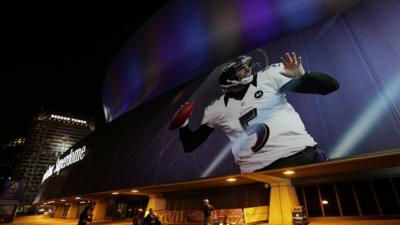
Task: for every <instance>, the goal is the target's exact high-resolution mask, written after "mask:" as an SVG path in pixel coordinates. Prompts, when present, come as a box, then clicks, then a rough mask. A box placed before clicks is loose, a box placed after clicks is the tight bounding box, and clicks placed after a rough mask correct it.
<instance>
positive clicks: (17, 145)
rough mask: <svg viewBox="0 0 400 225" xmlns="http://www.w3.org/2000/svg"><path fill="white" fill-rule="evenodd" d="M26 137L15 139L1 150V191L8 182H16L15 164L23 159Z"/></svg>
mask: <svg viewBox="0 0 400 225" xmlns="http://www.w3.org/2000/svg"><path fill="white" fill-rule="evenodd" d="M24 144H25V138H24V137H17V138H13V139H11V140H10V141H8V142H7V143H5V144H4V145H3V146H1V148H0V191H1V190H3V186H4V183H5V182H6V181H7V180H14V177H13V171H14V169H15V164H16V162H17V161H18V159H19V158H20V157H21V153H22V148H23V146H24Z"/></svg>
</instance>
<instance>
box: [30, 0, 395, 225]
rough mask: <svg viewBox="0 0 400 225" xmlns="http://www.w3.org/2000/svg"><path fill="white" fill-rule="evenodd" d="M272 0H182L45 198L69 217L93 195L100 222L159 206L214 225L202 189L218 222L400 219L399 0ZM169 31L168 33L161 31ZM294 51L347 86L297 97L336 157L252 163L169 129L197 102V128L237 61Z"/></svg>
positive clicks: (163, 213)
mask: <svg viewBox="0 0 400 225" xmlns="http://www.w3.org/2000/svg"><path fill="white" fill-rule="evenodd" d="M189 2H190V3H189ZM269 2H271V1H260V2H258V1H251V3H250V2H241V4H243V5H228V4H227V3H226V2H224V3H221V5H218V4H216V3H212V1H172V2H171V3H169V4H168V5H167V6H166V7H165V8H164V9H163V10H161V11H160V12H159V13H158V14H157V15H155V16H154V17H152V18H151V19H150V20H149V21H148V22H147V23H146V24H144V26H143V27H142V28H141V29H140V30H139V31H138V32H137V33H135V34H134V35H133V36H132V38H131V39H130V40H129V41H128V42H127V43H126V44H125V45H124V46H123V48H122V49H121V51H120V52H119V53H118V55H117V56H116V57H115V60H114V62H113V63H112V65H111V66H110V69H109V72H108V74H107V76H106V78H105V81H104V90H103V102H104V110H105V114H106V118H107V120H108V121H109V123H108V124H107V125H106V126H105V128H104V129H102V130H99V131H96V132H93V133H91V134H90V135H88V136H87V137H86V138H84V139H83V140H81V141H80V142H79V143H77V144H76V145H75V146H73V147H72V149H71V150H70V151H67V152H66V153H64V154H63V155H62V156H61V157H60V159H59V161H60V162H61V161H65V162H67V161H68V160H66V158H67V157H69V156H68V154H72V153H73V152H75V151H77V150H78V149H80V150H81V151H82V149H84V156H82V157H78V158H79V159H80V158H82V159H81V160H76V161H74V162H73V163H64V164H63V165H64V166H62V165H61V164H60V166H59V167H60V169H59V170H58V171H57V172H54V170H53V171H48V173H46V177H45V179H43V183H42V185H41V188H40V191H39V194H38V195H37V197H36V200H35V203H36V204H38V205H41V206H46V207H49V206H50V205H51V206H52V207H55V215H56V216H60V217H61V216H65V217H66V218H76V216H77V215H78V212H79V211H80V210H81V208H82V207H83V206H84V204H86V203H88V202H91V203H95V208H94V211H93V212H94V219H104V218H129V217H132V216H133V215H134V212H135V210H136V209H138V208H147V209H149V208H153V209H155V210H156V211H157V213H159V214H160V219H161V220H162V223H163V224H172V223H174V224H187V223H201V219H199V216H198V215H197V214H196V210H195V209H197V208H198V207H199V205H200V203H201V199H203V198H208V199H210V200H211V203H213V205H214V207H215V208H216V209H218V210H217V218H216V219H217V220H218V221H221V222H222V223H232V224H245V223H246V224H247V223H252V222H265V221H268V223H269V224H291V223H292V215H291V210H292V208H293V207H295V206H299V205H302V206H305V210H306V214H307V215H308V216H309V217H330V216H338V217H339V216H341V217H346V216H360V217H362V216H393V215H397V216H398V215H400V199H399V196H400V192H399V191H398V190H400V167H399V166H400V151H399V148H400V125H399V124H400V115H399V113H398V112H399V111H400V89H399V86H398V85H395V84H398V83H399V82H400V81H399V78H398V77H399V76H398V75H399V72H400V67H399V66H398V63H396V62H398V60H399V55H400V54H399V52H400V50H399V49H400V42H399V40H400V32H399V31H400V29H398V30H394V29H391V28H392V27H399V26H400V23H399V22H398V21H397V20H393V18H395V16H396V15H398V14H399V13H398V11H396V10H395V8H396V7H398V5H396V4H398V3H397V2H396V1H386V2H385V3H381V2H380V1H371V0H369V1H368V0H367V1H361V2H359V1H336V4H333V3H332V1H318V0H315V1H308V2H307V3H305V2H303V1H296V3H281V4H278V3H274V4H270V3H269ZM345 2H346V3H345ZM349 2H352V4H350V3H349ZM329 3H331V5H330V4H329ZM347 3H349V4H347ZM224 4H227V5H224ZM391 4H392V5H391ZM200 6H201V7H200ZM217 9H223V10H224V11H223V13H222V12H219V13H218V14H217V13H215V12H216V11H217ZM375 9H379V10H375ZM291 10H294V11H291ZM248 12H254V13H253V14H251V13H248ZM306 12H307V13H306ZM188 13H190V15H188ZM170 15H175V17H173V18H174V19H172V20H169V19H168V18H169V16H170ZM185 16H187V18H185ZM207 16H209V17H207ZM205 17H207V18H205ZM183 18H185V19H183ZM202 18H203V19H204V20H202ZM259 20H260V21H262V22H259ZM206 21H207V22H208V23H206ZM257 21H258V22H257ZM164 23H166V24H164ZM221 24H224V25H225V26H223V27H218V29H214V28H215V26H221ZM167 25H168V26H167ZM165 27H168V28H169V30H168V32H167V31H166V30H163V29H166V28H165ZM272 31H274V32H272ZM196 32H197V33H196ZM150 34H153V36H152V35H150ZM156 34H162V35H165V36H164V38H163V40H162V42H161V41H160V42H158V41H157V40H150V39H151V38H150V37H154V35H155V36H157V35H156ZM383 34H384V35H383ZM174 35H175V36H174ZM146 38H147V39H146ZM148 51H151V52H148ZM286 51H296V53H298V54H299V55H301V56H302V57H303V66H304V67H305V69H306V70H308V69H312V70H313V71H324V72H326V73H328V74H330V75H331V76H333V77H334V78H335V79H336V80H338V81H339V83H340V89H339V90H337V91H336V92H334V93H331V94H329V95H327V96H320V95H307V94H293V93H289V94H287V98H288V101H289V102H290V103H291V104H292V105H293V107H294V108H295V109H296V111H297V112H298V113H299V115H300V116H301V118H302V120H303V122H304V124H305V125H306V127H307V130H308V132H309V133H310V134H311V135H312V136H313V137H314V138H315V140H316V141H317V142H318V145H319V146H320V147H321V149H323V150H324V151H325V152H326V153H327V155H328V156H329V157H328V158H329V160H328V161H327V162H323V163H318V164H309V165H302V166H294V167H287V168H279V169H270V170H264V171H258V172H250V173H241V172H240V168H239V166H238V165H237V164H236V163H235V158H234V156H233V154H232V151H231V148H232V145H231V143H230V141H229V139H228V138H227V136H226V135H225V134H224V133H223V132H221V131H219V130H216V132H214V133H212V134H211V135H210V136H209V137H208V139H207V140H206V141H205V142H204V143H203V144H202V145H201V146H200V147H199V148H198V149H197V150H196V151H194V152H190V153H185V152H184V150H183V148H182V143H181V141H180V138H179V131H178V130H170V129H169V123H170V121H171V118H172V117H173V115H174V113H175V112H176V111H177V110H178V108H179V107H180V106H181V105H182V104H184V103H185V102H186V101H188V100H192V101H194V102H195V104H196V105H195V107H194V111H193V115H192V117H191V119H190V124H189V126H190V127H192V128H195V127H198V126H199V125H200V123H201V121H202V117H203V112H204V109H205V108H206V106H207V105H209V104H210V103H211V102H212V101H213V100H215V99H217V98H218V97H219V96H221V95H222V94H223V93H222V91H221V89H220V87H219V85H218V78H219V74H221V71H222V68H223V66H224V63H225V62H226V61H227V60H229V59H232V58H234V57H235V56H238V55H241V54H246V55H249V56H251V57H252V58H253V60H254V61H255V64H256V65H257V66H258V67H259V68H261V69H262V68H265V67H267V66H268V65H269V64H273V63H276V62H279V61H280V59H279V57H280V56H281V55H282V53H284V52H286ZM210 54H211V55H210ZM150 55H151V56H150ZM70 158H71V157H70ZM55 163H56V162H55ZM67 164H68V165H67ZM61 167H62V169H61ZM54 168H55V167H54ZM49 170H51V169H49ZM232 178H235V179H236V181H234V179H232ZM228 179H230V180H228ZM229 181H231V182H229ZM62 200H63V201H62ZM226 220H229V221H228V222H227V221H226Z"/></svg>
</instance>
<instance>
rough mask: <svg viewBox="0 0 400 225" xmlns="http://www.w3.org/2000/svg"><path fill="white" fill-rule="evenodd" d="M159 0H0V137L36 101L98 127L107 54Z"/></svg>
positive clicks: (21, 124)
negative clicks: (89, 0) (91, 0)
mask: <svg viewBox="0 0 400 225" xmlns="http://www.w3.org/2000/svg"><path fill="white" fill-rule="evenodd" d="M65 3H66V2H65ZM128 3H130V4H128ZM166 3H167V1H166V0H164V1H152V5H151V6H150V5H143V1H142V2H141V5H140V6H139V5H132V4H138V3H137V1H133V2H132V1H129V2H126V3H124V4H122V3H121V2H116V1H113V2H111V1H110V2H108V3H107V4H104V5H98V3H96V5H91V6H83V5H80V4H74V5H72V4H71V5H62V3H57V4H48V3H46V5H45V4H42V5H37V2H35V4H34V5H33V4H32V5H29V4H26V3H22V2H18V3H17V4H15V5H7V6H5V5H2V7H1V8H2V9H1V12H0V14H1V16H0V19H1V21H2V22H1V28H0V29H1V42H0V43H1V50H0V52H1V55H2V59H0V62H1V76H0V83H1V87H0V91H1V93H0V96H1V97H0V98H1V100H0V103H1V111H2V114H1V117H0V118H1V120H0V127H1V128H0V143H3V142H4V141H7V140H8V139H9V138H11V137H14V136H16V135H21V134H22V135H23V134H24V133H25V131H26V129H27V127H28V126H29V123H30V121H31V119H32V117H33V116H34V115H35V114H36V113H38V112H39V110H40V108H41V107H44V108H48V109H54V110H62V111H66V112H72V113H77V114H83V115H86V116H93V117H95V118H96V124H97V125H98V127H101V126H103V125H104V123H105V122H104V114H103V111H102V106H101V89H102V82H103V78H104V75H105V72H106V70H107V68H108V66H109V65H110V63H111V60H112V58H113V57H114V55H115V54H116V53H117V51H118V50H119V49H120V47H121V46H122V44H123V43H124V42H125V41H126V40H127V39H128V38H129V36H130V35H131V34H133V33H134V31H135V30H136V29H138V27H139V26H140V25H141V24H143V22H144V21H146V20H147V19H148V18H149V17H150V16H151V15H153V14H154V13H155V12H157V11H158V10H159V9H160V8H161V7H162V6H164V5H165V4H166Z"/></svg>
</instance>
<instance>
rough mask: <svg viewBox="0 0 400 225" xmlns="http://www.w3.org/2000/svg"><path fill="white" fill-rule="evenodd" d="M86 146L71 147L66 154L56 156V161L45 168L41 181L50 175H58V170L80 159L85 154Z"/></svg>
mask: <svg viewBox="0 0 400 225" xmlns="http://www.w3.org/2000/svg"><path fill="white" fill-rule="evenodd" d="M85 153H86V146H83V147H81V148H78V149H76V150H73V149H71V151H70V152H69V154H68V155H65V156H64V157H62V158H58V159H57V162H56V163H55V164H54V165H50V166H49V168H48V169H47V170H46V173H44V175H43V178H42V183H43V182H44V181H45V180H46V179H47V178H49V177H51V176H52V175H54V174H56V175H58V174H59V173H60V171H61V170H62V169H64V168H66V167H68V166H70V165H72V164H74V163H77V162H79V161H81V160H82V159H83V158H85V156H86V154H85Z"/></svg>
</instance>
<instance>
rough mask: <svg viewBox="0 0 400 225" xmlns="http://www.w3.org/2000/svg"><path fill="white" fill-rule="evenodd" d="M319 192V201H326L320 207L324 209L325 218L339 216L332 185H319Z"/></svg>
mask: <svg viewBox="0 0 400 225" xmlns="http://www.w3.org/2000/svg"><path fill="white" fill-rule="evenodd" d="M319 190H320V193H321V201H326V202H325V203H326V204H323V205H322V206H323V207H324V212H325V216H340V212H339V207H338V204H337V201H336V195H335V190H334V188H333V184H321V185H319ZM323 203H324V202H323Z"/></svg>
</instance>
